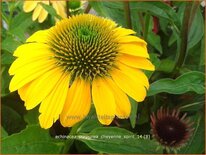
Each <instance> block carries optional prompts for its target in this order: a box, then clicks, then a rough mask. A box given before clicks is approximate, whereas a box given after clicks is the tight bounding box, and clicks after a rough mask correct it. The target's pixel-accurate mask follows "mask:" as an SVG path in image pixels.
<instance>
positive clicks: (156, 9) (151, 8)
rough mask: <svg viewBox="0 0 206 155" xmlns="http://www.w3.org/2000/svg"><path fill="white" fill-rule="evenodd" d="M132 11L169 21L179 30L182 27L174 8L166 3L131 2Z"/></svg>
mask: <svg viewBox="0 0 206 155" xmlns="http://www.w3.org/2000/svg"><path fill="white" fill-rule="evenodd" d="M130 6H131V9H136V10H139V11H142V12H149V13H150V14H151V15H154V16H156V17H159V18H163V19H167V20H169V21H170V22H171V23H172V24H174V25H175V26H176V27H177V28H178V27H179V26H180V20H179V18H178V16H177V14H176V12H175V10H173V8H172V7H170V6H169V5H167V4H165V3H164V2H130Z"/></svg>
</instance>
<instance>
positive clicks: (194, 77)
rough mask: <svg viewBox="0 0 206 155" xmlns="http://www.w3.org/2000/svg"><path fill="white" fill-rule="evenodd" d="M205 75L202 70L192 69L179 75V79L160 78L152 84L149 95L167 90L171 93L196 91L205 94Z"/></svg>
mask: <svg viewBox="0 0 206 155" xmlns="http://www.w3.org/2000/svg"><path fill="white" fill-rule="evenodd" d="M204 79H205V75H204V73H202V72H197V71H191V72H188V73H185V74H183V75H181V76H179V77H178V78H177V79H175V80H173V79H169V78H166V79H160V80H158V81H156V82H154V83H152V84H151V85H150V88H149V91H148V94H147V95H148V96H152V95H155V94H158V93H162V92H166V93H170V94H183V93H185V92H189V91H194V92H196V93H197V94H204V92H205V87H204Z"/></svg>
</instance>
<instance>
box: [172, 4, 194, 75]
mask: <svg viewBox="0 0 206 155" xmlns="http://www.w3.org/2000/svg"><path fill="white" fill-rule="evenodd" d="M191 8H192V5H191V2H186V7H185V12H184V17H183V22H182V28H181V34H180V39H181V40H180V48H179V51H178V53H177V56H176V64H175V67H174V69H173V74H174V75H176V74H177V73H178V70H179V69H180V67H181V66H182V64H183V63H184V60H185V57H186V53H187V40H188V33H189V22H190V15H191Z"/></svg>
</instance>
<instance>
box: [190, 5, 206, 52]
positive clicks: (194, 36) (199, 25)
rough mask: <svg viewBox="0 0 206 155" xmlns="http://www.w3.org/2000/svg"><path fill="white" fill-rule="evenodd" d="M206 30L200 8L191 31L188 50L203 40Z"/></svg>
mask: <svg viewBox="0 0 206 155" xmlns="http://www.w3.org/2000/svg"><path fill="white" fill-rule="evenodd" d="M204 28H205V26H204V19H203V16H202V14H201V10H200V8H199V9H198V10H197V13H196V15H195V17H194V20H193V21H192V25H191V28H190V30H189V36H188V50H189V49H190V48H192V47H193V46H195V45H196V44H197V43H198V42H199V41H200V40H201V39H202V37H203V35H204Z"/></svg>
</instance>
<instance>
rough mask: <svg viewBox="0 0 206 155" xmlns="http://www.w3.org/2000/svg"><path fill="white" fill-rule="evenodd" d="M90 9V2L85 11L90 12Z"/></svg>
mask: <svg viewBox="0 0 206 155" xmlns="http://www.w3.org/2000/svg"><path fill="white" fill-rule="evenodd" d="M90 10H91V5H90V4H89V3H88V5H87V7H86V9H85V11H84V13H89V11H90Z"/></svg>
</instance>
